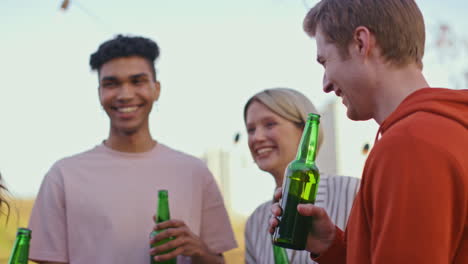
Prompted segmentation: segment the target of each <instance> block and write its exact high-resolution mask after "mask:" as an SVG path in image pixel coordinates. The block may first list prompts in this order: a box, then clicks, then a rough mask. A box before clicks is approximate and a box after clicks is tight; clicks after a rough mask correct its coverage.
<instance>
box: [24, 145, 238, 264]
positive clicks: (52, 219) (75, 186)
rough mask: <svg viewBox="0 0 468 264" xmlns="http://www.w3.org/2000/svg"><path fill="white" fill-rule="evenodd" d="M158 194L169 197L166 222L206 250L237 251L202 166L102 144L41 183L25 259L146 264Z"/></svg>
mask: <svg viewBox="0 0 468 264" xmlns="http://www.w3.org/2000/svg"><path fill="white" fill-rule="evenodd" d="M159 189H167V190H168V191H169V207H170V211H171V217H172V218H173V219H180V220H183V221H184V222H185V223H186V224H187V225H188V226H189V228H190V230H191V231H192V232H193V233H195V234H196V235H198V236H200V238H201V239H202V240H203V241H204V242H205V243H206V244H207V245H208V247H210V248H211V249H212V250H213V251H215V252H218V253H221V252H224V251H227V250H229V249H232V248H235V247H236V246H237V244H236V241H235V239H234V234H233V232H232V228H231V225H230V222H229V218H228V215H227V212H226V209H225V207H224V202H223V199H222V197H221V194H220V192H219V189H218V186H217V184H216V182H215V180H214V178H213V176H212V175H211V173H210V172H209V170H208V169H207V167H206V166H205V164H204V163H203V162H202V161H201V160H199V159H196V158H194V157H192V156H189V155H187V154H184V153H182V152H178V151H175V150H173V149H171V148H169V147H167V146H165V145H163V144H158V145H157V146H156V147H155V148H153V149H152V150H150V151H148V152H145V153H125V152H118V151H115V150H112V149H110V148H108V147H106V146H105V145H103V144H101V145H98V146H96V147H95V148H93V149H91V150H89V151H86V152H84V153H81V154H78V155H75V156H72V157H69V158H65V159H62V160H60V161H58V162H56V163H55V164H54V166H52V168H51V169H50V171H49V172H48V173H47V175H46V176H45V178H44V180H43V182H42V185H41V188H40V190H39V194H38V196H37V199H36V202H35V205H34V208H33V210H32V215H31V219H30V224H29V227H30V228H31V229H32V239H31V248H30V258H31V259H32V260H43V261H55V262H69V263H73V264H90V263H94V264H99V263H102V264H109V263H112V264H118V263H122V264H124V263H125V264H128V263H132V264H137V263H141V264H147V263H149V260H150V256H149V233H150V231H151V230H152V228H153V226H154V222H153V220H152V216H153V215H154V214H155V212H156V207H157V191H158V190H159ZM178 263H190V258H184V257H180V258H179V259H178Z"/></svg>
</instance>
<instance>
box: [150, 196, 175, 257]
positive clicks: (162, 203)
mask: <svg viewBox="0 0 468 264" xmlns="http://www.w3.org/2000/svg"><path fill="white" fill-rule="evenodd" d="M157 210H158V211H157V213H156V216H157V217H156V224H159V223H162V222H164V221H167V220H169V219H171V215H170V213H169V197H168V192H167V190H159V192H158V209H157ZM162 231H164V230H158V231H154V230H153V231H152V232H151V233H150V238H153V237H154V236H156V235H157V234H159V233H161V232H162ZM173 239H174V238H172V237H170V238H166V239H164V240H162V241H159V242H157V243H154V244H152V245H151V248H153V247H156V246H160V245H162V244H164V243H167V242H169V241H171V240H173ZM172 250H173V249H171V250H168V251H166V252H162V253H160V254H158V255H163V254H166V253H169V252H171V251H172ZM150 263H151V264H156V263H160V264H176V263H177V258H173V259H170V260H166V261H155V260H154V259H153V256H151V262H150Z"/></svg>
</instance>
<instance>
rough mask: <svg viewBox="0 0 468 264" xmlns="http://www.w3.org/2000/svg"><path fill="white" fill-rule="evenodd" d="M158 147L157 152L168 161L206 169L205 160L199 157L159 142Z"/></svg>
mask: <svg viewBox="0 0 468 264" xmlns="http://www.w3.org/2000/svg"><path fill="white" fill-rule="evenodd" d="M158 147H159V148H160V149H159V152H158V153H161V154H162V155H161V157H162V158H163V159H165V161H166V162H168V163H176V164H183V165H184V166H185V167H186V166H191V167H193V168H198V169H201V170H206V169H207V166H206V164H205V162H204V161H202V160H201V159H200V158H197V157H195V156H193V155H191V154H188V153H185V152H182V151H180V150H176V149H174V148H171V147H169V146H167V145H164V144H161V143H159V146H158Z"/></svg>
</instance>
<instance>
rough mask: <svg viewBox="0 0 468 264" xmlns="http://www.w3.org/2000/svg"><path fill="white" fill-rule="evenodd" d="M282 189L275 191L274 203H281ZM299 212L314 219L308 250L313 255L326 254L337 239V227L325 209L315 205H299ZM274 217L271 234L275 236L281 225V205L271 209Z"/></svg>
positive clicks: (271, 223)
mask: <svg viewBox="0 0 468 264" xmlns="http://www.w3.org/2000/svg"><path fill="white" fill-rule="evenodd" d="M281 194H282V188H281V187H280V188H278V189H276V191H275V195H274V201H279V199H280V198H281ZM297 210H298V211H299V213H300V214H301V215H303V216H311V217H312V225H311V226H310V227H309V234H308V236H307V245H306V250H307V251H309V252H311V253H313V254H321V253H322V252H325V251H326V250H327V249H328V248H329V247H330V246H331V244H332V242H333V240H334V239H335V234H336V227H335V224H333V222H332V221H331V220H330V217H328V214H327V212H326V211H325V209H323V208H320V207H317V206H315V205H313V204H299V205H298V206H297ZM271 212H272V216H271V218H270V222H269V223H270V233H271V234H273V233H274V231H275V228H276V227H277V226H278V224H279V220H278V217H279V216H281V214H282V209H281V207H280V205H279V203H274V204H273V206H272V207H271Z"/></svg>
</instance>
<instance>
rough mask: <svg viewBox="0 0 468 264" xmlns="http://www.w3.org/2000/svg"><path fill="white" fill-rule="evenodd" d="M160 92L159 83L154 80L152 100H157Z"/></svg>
mask: <svg viewBox="0 0 468 264" xmlns="http://www.w3.org/2000/svg"><path fill="white" fill-rule="evenodd" d="M160 93H161V83H159V81H155V82H154V90H153V101H157V100H158V99H159V95H160Z"/></svg>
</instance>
